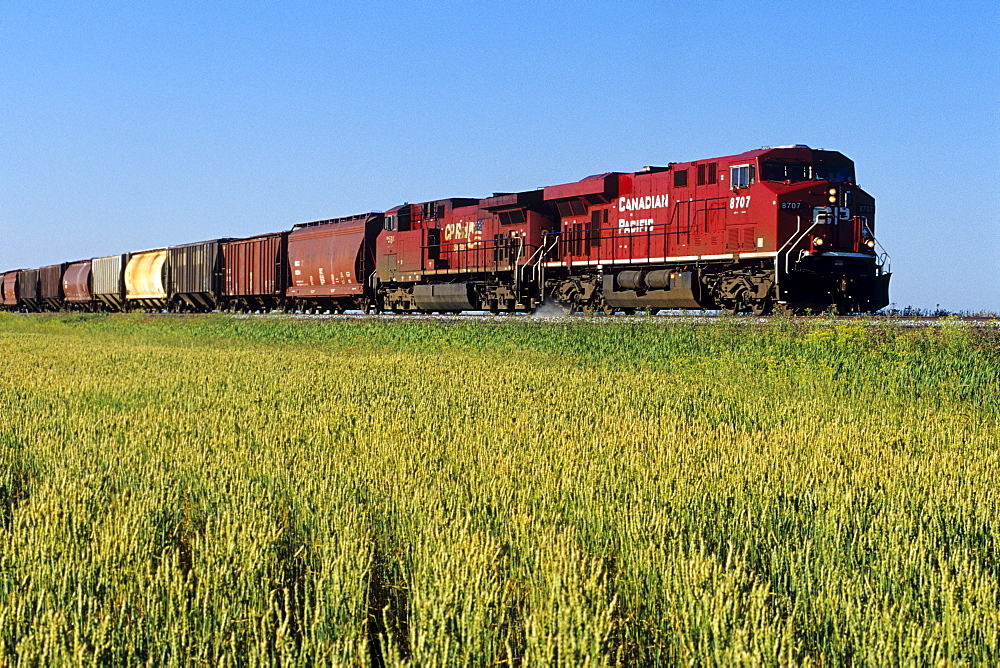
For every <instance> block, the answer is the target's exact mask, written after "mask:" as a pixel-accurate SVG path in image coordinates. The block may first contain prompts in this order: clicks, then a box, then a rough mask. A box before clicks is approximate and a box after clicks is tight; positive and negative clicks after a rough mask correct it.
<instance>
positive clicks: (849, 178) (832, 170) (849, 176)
mask: <svg viewBox="0 0 1000 668" xmlns="http://www.w3.org/2000/svg"><path fill="white" fill-rule="evenodd" d="M816 180H817V181H842V182H844V183H854V168H853V167H837V166H835V165H817V166H816Z"/></svg>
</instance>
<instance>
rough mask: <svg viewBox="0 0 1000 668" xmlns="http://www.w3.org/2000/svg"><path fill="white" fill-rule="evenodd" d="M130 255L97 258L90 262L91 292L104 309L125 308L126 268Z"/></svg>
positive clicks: (117, 309)
mask: <svg viewBox="0 0 1000 668" xmlns="http://www.w3.org/2000/svg"><path fill="white" fill-rule="evenodd" d="M128 258H129V256H128V255H109V256H107V257H95V258H94V259H93V260H91V261H90V291H91V293H92V294H93V295H94V299H96V300H97V302H98V303H99V304H100V305H101V307H102V308H106V309H110V310H112V311H121V310H123V309H124V308H125V266H126V265H127V264H128Z"/></svg>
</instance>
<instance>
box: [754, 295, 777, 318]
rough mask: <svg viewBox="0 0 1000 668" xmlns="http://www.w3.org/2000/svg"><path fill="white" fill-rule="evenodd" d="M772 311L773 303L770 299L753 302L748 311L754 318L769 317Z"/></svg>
mask: <svg viewBox="0 0 1000 668" xmlns="http://www.w3.org/2000/svg"><path fill="white" fill-rule="evenodd" d="M773 309H774V302H772V301H771V300H770V299H761V300H759V301H755V302H754V303H753V304H752V305H751V306H750V310H751V311H753V314H754V315H756V316H763V315H770V314H771V311H772V310H773Z"/></svg>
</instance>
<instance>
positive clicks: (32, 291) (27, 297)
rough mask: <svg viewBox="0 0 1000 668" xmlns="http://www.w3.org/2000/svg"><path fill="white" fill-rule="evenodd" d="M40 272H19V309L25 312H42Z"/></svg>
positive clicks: (23, 270) (28, 270)
mask: <svg viewBox="0 0 1000 668" xmlns="http://www.w3.org/2000/svg"><path fill="white" fill-rule="evenodd" d="M38 287H39V286H38V270H37V269H22V270H21V271H19V272H17V308H18V309H20V310H24V311H40V310H42V302H41V295H40V294H39V291H38Z"/></svg>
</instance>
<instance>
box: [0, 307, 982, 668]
mask: <svg viewBox="0 0 1000 668" xmlns="http://www.w3.org/2000/svg"><path fill="white" fill-rule="evenodd" d="M0 346H2V365H0V665H15V664H17V665H52V664H63V665H151V666H152V665H156V666H161V665H163V666H167V665H175V666H176V665H220V666H234V665H250V666H255V665H332V666H349V665H359V666H367V665H375V666H382V665H385V666H406V665H412V666H416V665H419V666H436V665H482V666H486V665H523V666H541V665H546V666H548V665H567V666H570V665H571V666H578V665H609V664H610V665H677V664H685V665H733V664H744V665H822V666H827V665H843V664H903V663H905V664H911V665H928V664H942V663H943V664H945V665H960V664H976V663H996V662H998V661H1000V559H998V557H1000V554H998V551H1000V544H998V542H997V541H998V538H1000V495H998V488H1000V461H998V458H1000V448H998V445H1000V443H998V440H1000V437H998V429H1000V427H998V425H1000V387H998V378H1000V329H998V328H997V327H996V325H995V323H994V324H992V325H986V326H983V327H967V326H964V325H963V324H961V323H957V322H956V323H946V324H945V325H943V326H941V327H935V328H906V327H900V326H897V325H896V324H894V323H893V321H891V320H879V319H869V320H862V321H855V322H842V321H837V320H831V319H793V318H784V317H778V318H774V319H772V320H770V321H768V322H767V323H764V324H761V323H759V322H758V321H757V320H755V319H751V318H720V319H717V320H715V321H713V322H711V323H710V324H699V323H696V322H688V321H680V322H678V321H676V320H671V319H665V318H620V319H603V320H596V319H595V320H588V319H582V318H581V319H567V320H554V321H546V320H534V319H531V318H527V317H517V318H497V319H495V320H480V319H474V318H470V319H467V320H459V321H446V320H433V319H426V320H423V319H414V320H407V319H396V320H386V319H378V318H370V319H364V318H356V319H330V320H321V321H304V320H297V319H289V318H235V317H229V316H221V315H209V316H192V317H187V318H174V317H162V316H161V317H157V316H144V315H135V314H133V315H115V316H110V315H86V316H84V315H52V316H31V317H24V316H14V315H10V314H0Z"/></svg>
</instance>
